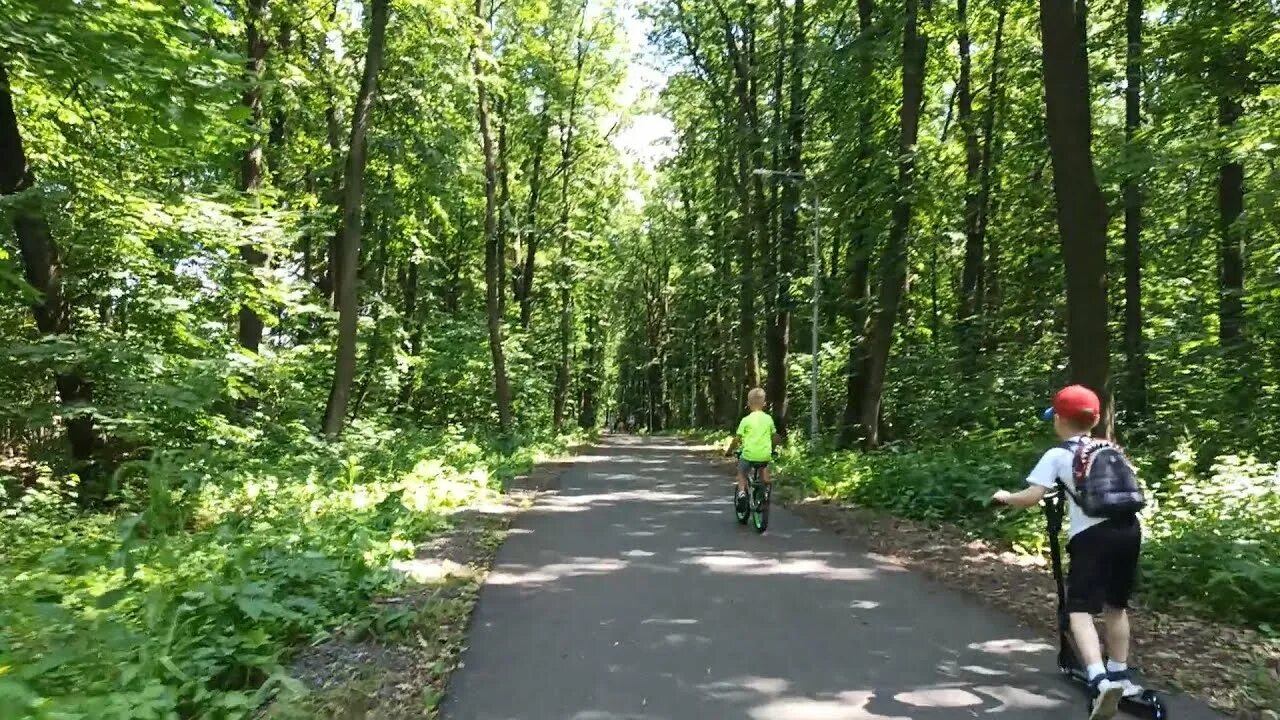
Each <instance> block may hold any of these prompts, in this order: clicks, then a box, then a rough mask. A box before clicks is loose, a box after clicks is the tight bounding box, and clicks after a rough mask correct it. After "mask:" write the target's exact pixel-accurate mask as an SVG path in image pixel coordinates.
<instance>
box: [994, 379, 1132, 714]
mask: <svg viewBox="0 0 1280 720" xmlns="http://www.w3.org/2000/svg"><path fill="white" fill-rule="evenodd" d="M1043 417H1044V419H1046V420H1052V421H1053V429H1054V431H1055V432H1056V433H1057V435H1058V437H1059V438H1060V439H1061V440H1062V441H1063V443H1062V445H1060V446H1057V447H1054V448H1051V449H1050V450H1049V451H1048V452H1046V453H1045V454H1044V455H1043V456H1042V457H1041V458H1040V462H1038V463H1036V466H1035V468H1034V469H1033V470H1032V471H1031V474H1030V475H1028V476H1027V488H1026V489H1024V490H1021V491H1019V492H1016V493H1011V492H1008V491H1007V490H1000V491H998V492H996V493H995V495H993V496H992V500H994V501H996V502H1000V503H1004V504H1006V505H1009V506H1012V507H1016V508H1030V507H1035V506H1036V505H1038V504H1039V503H1040V501H1041V500H1042V499H1043V498H1044V496H1045V494H1046V493H1047V492H1048V491H1049V490H1052V489H1054V488H1055V487H1056V488H1061V489H1062V490H1063V491H1064V494H1065V496H1066V502H1067V508H1068V515H1069V517H1070V523H1069V525H1068V529H1067V533H1068V541H1067V552H1068V553H1069V554H1070V556H1071V568H1070V570H1069V572H1068V574H1067V612H1068V613H1069V618H1070V623H1071V634H1072V637H1073V638H1074V639H1075V644H1076V649H1077V651H1078V653H1079V655H1080V660H1081V662H1083V663H1084V664H1085V670H1086V672H1087V674H1088V678H1089V693H1090V697H1091V702H1090V710H1089V717H1090V718H1091V720H1107V719H1108V718H1110V717H1112V716H1113V715H1115V714H1116V711H1117V708H1118V706H1119V703H1120V700H1121V699H1122V698H1123V697H1127V696H1134V695H1138V694H1140V693H1141V692H1142V688H1140V687H1138V686H1137V685H1135V684H1134V683H1133V680H1132V678H1131V676H1130V673H1129V668H1128V665H1127V661H1128V657H1129V617H1128V614H1127V613H1126V608H1127V607H1128V605H1129V595H1130V594H1131V593H1132V591H1133V584H1134V578H1135V576H1136V574H1137V568H1138V553H1139V550H1140V548H1141V545H1142V528H1141V526H1140V524H1139V522H1138V518H1137V515H1136V514H1134V515H1130V516H1123V517H1110V518H1107V517H1093V516H1090V515H1087V514H1085V512H1084V511H1083V510H1082V509H1081V507H1080V500H1079V498H1078V497H1077V495H1076V494H1074V493H1073V492H1071V491H1070V490H1068V488H1071V487H1075V483H1074V469H1073V465H1074V462H1075V454H1076V453H1075V450H1076V448H1078V447H1080V446H1081V444H1083V443H1087V442H1088V441H1089V440H1090V435H1091V433H1092V431H1093V429H1094V428H1095V427H1097V425H1098V422H1099V421H1100V420H1101V418H1102V404H1101V403H1100V402H1099V400H1098V396H1097V394H1095V393H1094V392H1093V391H1092V390H1090V389H1089V388H1086V387H1084V386H1082V385H1072V386H1070V387H1066V388H1063V389H1062V390H1060V391H1059V392H1058V394H1057V395H1055V396H1054V398H1053V406H1052V407H1051V408H1049V409H1048V410H1046V411H1045V412H1044V415H1043ZM1099 613H1101V614H1102V615H1103V619H1104V620H1105V621H1106V640H1107V653H1108V655H1109V660H1108V661H1107V663H1106V664H1105V665H1104V664H1103V662H1102V649H1101V647H1100V646H1099V642H1098V631H1097V628H1095V627H1094V624H1093V616H1094V615H1097V614H1099Z"/></svg>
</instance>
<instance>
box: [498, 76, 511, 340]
mask: <svg viewBox="0 0 1280 720" xmlns="http://www.w3.org/2000/svg"><path fill="white" fill-rule="evenodd" d="M506 105H507V103H506V101H505V100H503V101H502V102H500V103H498V107H499V111H498V114H499V119H498V178H499V182H498V187H499V188H501V190H500V192H499V194H498V256H499V257H500V258H502V261H501V262H499V263H498V287H499V288H505V287H506V286H507V235H508V232H507V230H508V225H509V223H508V218H510V217H511V172H510V167H509V166H508V158H509V157H510V155H511V152H510V147H509V143H508V142H507V107H506ZM506 309H507V294H506V293H505V292H501V291H500V292H499V293H498V313H499V314H503V315H505V314H506Z"/></svg>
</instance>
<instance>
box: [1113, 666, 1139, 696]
mask: <svg viewBox="0 0 1280 720" xmlns="http://www.w3.org/2000/svg"><path fill="white" fill-rule="evenodd" d="M1107 680H1109V681H1111V682H1112V683H1114V684H1116V685H1119V686H1120V687H1121V688H1123V690H1124V696H1125V697H1137V696H1138V695H1141V694H1142V686H1141V685H1138V684H1137V683H1135V682H1134V681H1133V673H1132V672H1130V671H1129V670H1127V669H1126V670H1119V671H1116V672H1108V673H1107Z"/></svg>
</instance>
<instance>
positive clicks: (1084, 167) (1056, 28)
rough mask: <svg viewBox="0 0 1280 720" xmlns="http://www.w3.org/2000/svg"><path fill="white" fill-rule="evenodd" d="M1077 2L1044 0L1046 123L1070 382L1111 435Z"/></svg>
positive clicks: (1097, 198)
mask: <svg viewBox="0 0 1280 720" xmlns="http://www.w3.org/2000/svg"><path fill="white" fill-rule="evenodd" d="M1082 21H1083V18H1082V17H1080V16H1079V15H1078V14H1077V10H1076V7H1075V3H1073V1H1072V0H1040V33H1041V36H1042V38H1043V43H1044V52H1043V62H1044V90H1045V125H1046V130H1047V135H1048V140H1049V156H1050V160H1051V161H1052V163H1053V189H1054V197H1055V199H1056V209H1057V216H1058V230H1059V232H1060V234H1061V240H1062V256H1063V265H1064V266H1065V270H1066V285H1067V353H1068V358H1069V364H1070V376H1071V381H1072V382H1075V383H1079V384H1082V385H1085V386H1086V387H1089V388H1091V389H1092V390H1093V391H1094V392H1096V393H1098V397H1100V398H1102V401H1103V423H1102V424H1101V425H1100V426H1099V432H1101V433H1103V434H1105V435H1106V436H1107V437H1110V436H1111V434H1112V418H1113V414H1112V412H1111V397H1110V394H1111V393H1110V391H1111V376H1110V373H1111V367H1110V354H1109V338H1108V335H1107V318H1108V311H1107V286H1106V272H1107V256H1106V253H1107V220H1108V218H1107V206H1106V202H1105V201H1104V200H1103V197H1102V192H1101V190H1100V189H1099V188H1098V180H1097V176H1096V175H1095V173H1094V167H1093V151H1092V139H1093V129H1092V122H1091V119H1090V113H1091V107H1090V101H1089V67H1088V62H1087V54H1086V53H1087V49H1086V48H1084V47H1081V43H1082V42H1083V37H1084V34H1083V29H1082V28H1081V27H1080V26H1079V24H1080V23H1081V22H1082Z"/></svg>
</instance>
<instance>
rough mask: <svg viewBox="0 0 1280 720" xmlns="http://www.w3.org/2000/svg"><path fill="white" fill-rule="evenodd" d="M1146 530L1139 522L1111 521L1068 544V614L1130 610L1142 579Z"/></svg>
mask: <svg viewBox="0 0 1280 720" xmlns="http://www.w3.org/2000/svg"><path fill="white" fill-rule="evenodd" d="M1141 548H1142V527H1141V526H1140V525H1139V524H1138V519H1137V518H1136V517H1135V518H1131V519H1128V520H1107V521H1106V522H1103V523H1099V524H1097V525H1094V526H1093V527H1091V528H1089V529H1088V530H1084V531H1082V532H1080V533H1079V534H1078V535H1076V536H1075V537H1073V538H1071V541H1070V542H1069V543H1067V552H1068V553H1070V554H1071V569H1070V570H1069V571H1068V572H1067V612H1072V613H1077V612H1087V613H1092V614H1095V615H1096V614H1097V613H1100V612H1102V609H1103V607H1104V606H1105V607H1110V608H1117V609H1123V608H1127V607H1129V596H1130V595H1131V594H1133V584H1134V580H1135V579H1136V578H1137V575H1138V553H1139V551H1140V550H1141Z"/></svg>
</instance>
